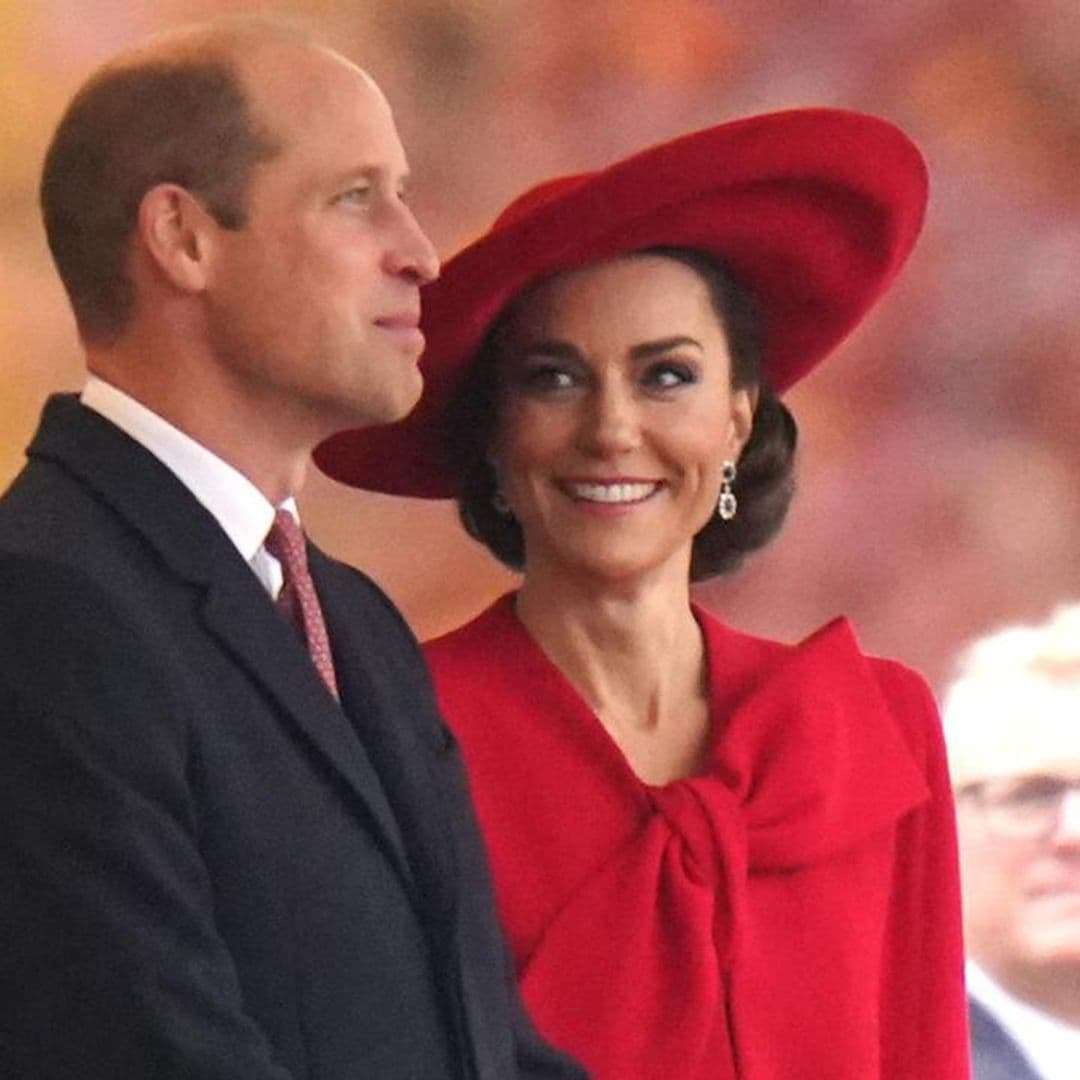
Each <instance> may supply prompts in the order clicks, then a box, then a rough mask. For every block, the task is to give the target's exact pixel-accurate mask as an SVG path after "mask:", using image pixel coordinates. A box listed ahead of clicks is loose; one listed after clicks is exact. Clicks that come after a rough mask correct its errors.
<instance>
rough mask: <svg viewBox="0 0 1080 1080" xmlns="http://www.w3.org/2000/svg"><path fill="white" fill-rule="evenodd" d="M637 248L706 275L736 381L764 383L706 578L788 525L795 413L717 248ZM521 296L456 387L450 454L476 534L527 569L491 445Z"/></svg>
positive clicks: (700, 564)
mask: <svg viewBox="0 0 1080 1080" xmlns="http://www.w3.org/2000/svg"><path fill="white" fill-rule="evenodd" d="M633 254H639V255H661V256H664V257H665V258H669V259H674V260H675V261H676V262H679V263H682V264H683V265H684V266H687V267H689V268H690V269H691V270H693V271H694V272H695V273H697V275H698V276H699V277H700V278H701V279H702V280H703V281H704V282H705V285H706V287H707V288H708V290H709V297H710V300H711V301H712V306H713V310H714V311H715V312H716V316H717V318H718V319H719V320H720V323H721V325H722V326H723V328H724V332H725V335H726V337H727V343H728V352H729V354H730V356H731V385H732V387H733V389H742V388H747V387H749V388H753V387H756V388H757V390H758V398H757V406H756V408H755V410H754V423H753V427H752V429H751V432H750V438H749V439H748V440H747V442H746V445H745V446H744V447H743V449H742V453H741V454H740V455H739V460H738V463H737V464H738V475H737V477H736V479H735V482H734V484H733V485H732V489H733V491H734V493H735V495H736V497H737V499H738V513H737V514H736V515H735V517H734V518H733V519H732V520H731V521H722V520H721V519H720V518H719V517H718V516H717V515H715V514H714V515H713V516H712V517H711V518H710V519H709V521H708V522H707V523H706V524H705V525H704V526H703V528H702V529H701V530H700V531H699V532H698V534H697V535H696V536H695V537H694V544H693V550H692V555H691V560H690V580H691V581H702V580H704V579H706V578H709V577H713V576H715V575H717V574H723V573H726V572H727V571H729V570H733V569H735V567H737V566H738V565H739V564H740V563H741V562H742V560H743V558H744V557H745V556H746V555H747V554H749V553H750V552H751V551H756V550H757V549H758V548H760V547H763V546H764V545H765V544H767V543H768V542H769V541H770V540H771V539H772V538H773V537H774V536H775V535H776V533H777V531H778V530H779V528H780V526H781V524H782V523H783V521H784V517H785V516H786V514H787V510H788V506H789V505H790V504H791V497H792V494H793V493H794V475H793V474H794V463H795V446H796V441H797V429H796V426H795V419H794V417H792V415H791V413H790V412H789V411H788V409H787V407H786V406H785V405H784V404H783V403H782V402H781V401H780V399H779V398H778V397H777V396H776V394H775V393H774V392H773V391H772V389H771V388H770V387H769V385H768V384H767V383H766V382H765V381H763V379H762V377H761V352H762V325H761V316H760V313H759V311H758V306H757V303H756V301H755V299H754V297H753V295H752V294H751V293H750V291H749V290H748V289H747V288H746V287H745V286H743V285H742V284H741V283H740V282H739V280H738V279H737V278H736V277H735V275H734V274H733V273H732V272H731V271H730V270H729V269H728V268H727V267H725V266H724V265H722V264H721V263H720V262H719V261H717V260H716V259H714V258H713V257H712V256H711V255H707V254H705V253H704V252H701V251H697V250H694V249H690V248H677V247H652V248H646V249H643V250H641V251H638V252H634V253H633ZM524 295H528V293H525V294H524ZM520 302H521V298H520V297H519V298H518V299H517V300H515V301H514V302H513V303H512V304H511V305H509V306H508V308H507V309H506V310H505V311H504V312H503V313H502V314H501V315H500V316H499V318H498V319H497V320H496V321H495V323H494V324H493V326H492V328H491V330H490V331H489V332H488V335H487V337H486V338H485V340H484V344H483V345H482V346H481V347H480V350H479V352H478V353H477V355H476V358H475V360H474V361H473V363H472V365H471V366H470V368H469V371H468V373H467V374H466V376H465V379H464V380H463V382H462V384H461V387H460V388H459V390H458V392H457V395H456V398H455V402H454V405H453V408H452V409H451V412H450V416H451V422H450V424H449V425H448V430H447V438H448V443H447V453H448V454H449V455H450V456H451V460H453V462H454V464H455V466H456V470H457V473H458V475H459V476H460V477H461V484H460V488H459V492H458V512H459V513H460V515H461V521H462V523H463V524H464V526H465V529H466V530H467V531H468V533H469V535H470V536H472V537H474V538H475V539H477V540H479V541H480V542H481V543H482V544H484V545H485V546H486V547H487V548H489V549H490V551H491V552H492V553H493V554H494V555H495V557H496V558H498V559H499V560H500V561H501V562H503V563H505V564H506V565H507V566H509V567H510V568H511V569H514V570H522V569H524V565H525V538H524V536H523V534H522V530H521V526H520V525H519V524H518V522H517V520H516V519H515V518H513V517H511V516H510V515H508V514H505V513H499V512H498V511H497V510H496V509H495V504H494V501H493V499H494V496H495V494H496V490H497V480H496V476H495V470H494V468H493V467H492V464H491V461H490V447H491V443H492V440H493V437H494V434H495V428H496V423H497V420H498V409H499V366H500V365H499V361H500V349H501V342H502V338H503V336H504V335H503V331H504V328H505V327H506V326H507V324H508V322H509V320H510V316H511V314H512V312H513V311H514V310H516V309H517V307H518V306H519V304H520Z"/></svg>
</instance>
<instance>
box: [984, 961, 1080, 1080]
mask: <svg viewBox="0 0 1080 1080" xmlns="http://www.w3.org/2000/svg"><path fill="white" fill-rule="evenodd" d="M967 989H968V993H969V994H970V995H971V996H972V997H973V998H974V999H975V1000H976V1001H977V1002H978V1003H979V1004H980V1005H982V1006H983V1008H984V1009H986V1011H987V1012H989V1013H990V1015H991V1016H993V1018H994V1019H995V1020H996V1021H997V1022H998V1023H999V1024H1000V1025H1001V1026H1002V1027H1003V1028H1004V1029H1005V1031H1006V1032H1007V1033H1008V1035H1009V1037H1010V1038H1011V1039H1012V1040H1013V1041H1014V1042H1015V1043H1016V1044H1017V1046H1019V1047H1020V1050H1021V1052H1022V1053H1023V1054H1024V1056H1025V1057H1026V1058H1027V1059H1028V1061H1030V1062H1031V1064H1032V1066H1033V1067H1034V1069H1035V1071H1036V1072H1037V1073H1038V1074H1039V1076H1040V1077H1041V1078H1042V1080H1077V1077H1078V1076H1080V1064H1078V1063H1080V1027H1076V1026H1075V1025H1074V1024H1070V1023H1067V1022H1066V1021H1064V1020H1058V1019H1057V1018H1056V1017H1053V1016H1049V1015H1047V1014H1046V1013H1044V1012H1041V1011H1040V1010H1039V1009H1036V1008H1034V1007H1033V1006H1031V1005H1028V1004H1027V1003H1026V1002H1024V1001H1021V1000H1020V999H1019V998H1015V997H1013V996H1012V994H1010V993H1009V992H1008V991H1007V990H1005V989H1004V988H1003V987H1002V986H1000V985H999V984H998V983H996V982H995V981H994V980H993V979H992V978H991V977H990V976H989V975H988V974H987V973H986V972H985V971H984V970H983V969H982V968H981V967H979V965H978V964H976V963H974V961H971V960H969V961H968V963H967Z"/></svg>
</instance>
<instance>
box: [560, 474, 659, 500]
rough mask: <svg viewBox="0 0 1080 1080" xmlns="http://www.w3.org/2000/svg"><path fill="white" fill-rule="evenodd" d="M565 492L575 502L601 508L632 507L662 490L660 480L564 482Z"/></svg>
mask: <svg viewBox="0 0 1080 1080" xmlns="http://www.w3.org/2000/svg"><path fill="white" fill-rule="evenodd" d="M561 487H562V488H563V490H564V491H565V492H566V493H567V494H568V495H569V496H570V497H571V498H572V499H574V500H576V501H578V502H585V503H595V504H597V505H600V506H632V505H634V504H636V503H641V502H644V501H645V500H646V499H649V498H651V497H652V496H653V495H655V494H656V492H657V491H659V490H660V488H661V487H662V484H661V482H660V481H658V480H630V479H622V478H620V479H616V480H564V481H563V482H562V484H561Z"/></svg>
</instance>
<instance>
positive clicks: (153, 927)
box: [0, 557, 288, 1080]
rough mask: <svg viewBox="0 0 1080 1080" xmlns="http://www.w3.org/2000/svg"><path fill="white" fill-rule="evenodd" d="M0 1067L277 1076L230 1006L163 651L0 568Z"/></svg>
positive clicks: (88, 598)
mask: <svg viewBox="0 0 1080 1080" xmlns="http://www.w3.org/2000/svg"><path fill="white" fill-rule="evenodd" d="M0 597H2V602H0V822H2V828H0V875H2V880H0V1000H3V1002H4V1008H3V1010H0V1075H3V1076H18V1077H21V1078H23V1080H37V1078H41V1080H44V1078H46V1077H47V1078H49V1080H85V1078H87V1077H94V1078H96V1080H111V1078H117V1080H119V1078H128V1077H137V1076H138V1077H154V1078H155V1080H172V1078H176V1080H181V1078H185V1080H190V1078H191V1077H199V1078H200V1080H288V1074H287V1072H286V1071H285V1070H284V1069H282V1068H281V1067H280V1066H279V1065H277V1064H275V1063H274V1061H273V1057H272V1051H271V1049H270V1046H269V1044H268V1042H267V1040H266V1039H265V1038H264V1036H263V1034H262V1032H261V1031H260V1030H259V1028H258V1027H257V1025H256V1024H255V1023H254V1021H253V1020H252V1019H251V1018H250V1017H249V1016H247V1015H246V1014H245V1011H244V1005H243V1001H242V996H241V991H240V987H239V983H238V979H237V976H236V972H235V969H234V967H233V964H232V961H231V958H230V955H229V953H228V950H227V948H226V946H225V945H224V943H223V941H222V939H221V937H220V936H219V934H218V932H217V930H216V927H215V920H214V903H213V895H212V890H211V885H210V881H209V878H208V874H207V872H206V869H205V866H204V864H203V862H202V860H201V858H200V854H199V843H198V835H199V822H198V815H197V812H196V807H195V806H194V804H193V800H192V797H191V791H190V789H189V786H188V783H187V779H186V777H187V765H188V760H187V757H188V755H187V741H186V734H185V724H184V717H185V709H186V705H185V702H184V701H182V700H181V699H180V697H179V693H180V691H179V690H178V689H177V686H178V680H176V679H174V678H170V675H169V661H168V660H167V659H166V658H165V656H164V655H163V654H162V650H161V648H160V645H161V643H160V642H159V643H155V644H154V646H153V647H151V645H150V644H149V643H148V638H147V634H146V632H145V627H141V626H138V625H137V624H136V619H135V617H134V615H133V614H132V613H131V612H127V611H125V610H124V609H123V608H122V606H121V605H120V604H118V603H116V602H114V600H113V599H112V598H111V597H109V596H107V595H105V594H103V593H102V592H101V590H95V587H94V586H93V585H91V584H90V583H89V582H87V581H86V580H85V579H84V578H83V577H82V576H81V575H79V574H77V573H76V572H75V571H73V570H70V569H67V568H64V567H61V566H56V565H44V564H43V563H42V562H41V561H40V560H36V559H33V558H27V557H8V558H5V559H3V560H0Z"/></svg>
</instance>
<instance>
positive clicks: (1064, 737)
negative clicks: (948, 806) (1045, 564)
mask: <svg viewBox="0 0 1080 1080" xmlns="http://www.w3.org/2000/svg"><path fill="white" fill-rule="evenodd" d="M1078 713H1080V604H1070V605H1067V606H1064V607H1060V608H1058V609H1057V610H1056V611H1054V612H1053V613H1052V614H1051V616H1050V617H1049V618H1048V619H1046V620H1045V621H1043V622H1041V623H1036V624H1030V625H1015V626H1006V627H1004V628H1002V629H999V630H996V631H994V632H993V633H991V634H988V635H986V636H985V637H982V638H980V639H979V640H977V641H975V642H974V643H973V644H971V645H969V646H968V647H967V648H966V649H965V650H964V652H963V653H962V654H961V655H960V658H959V660H958V662H957V666H956V673H955V676H954V678H953V679H952V681H951V682H950V683H949V685H948V687H947V688H946V691H945V694H944V695H943V703H942V718H943V720H944V727H945V738H946V743H947V745H948V748H949V764H950V767H951V770H952V779H953V784H954V786H955V787H957V788H958V789H959V788H963V787H964V786H965V785H968V784H972V783H977V782H978V781H980V780H985V779H987V778H990V777H994V776H1008V775H1014V774H1015V775H1020V774H1023V773H1025V772H1027V771H1030V769H1032V768H1037V767H1038V764H1039V762H1040V761H1041V760H1042V759H1043V758H1045V757H1048V756H1050V755H1052V754H1054V753H1060V754H1066V753H1071V754H1072V755H1073V757H1074V759H1075V760H1080V720H1078Z"/></svg>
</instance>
